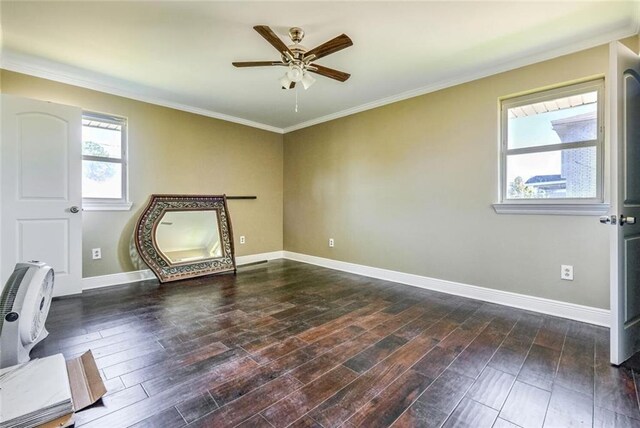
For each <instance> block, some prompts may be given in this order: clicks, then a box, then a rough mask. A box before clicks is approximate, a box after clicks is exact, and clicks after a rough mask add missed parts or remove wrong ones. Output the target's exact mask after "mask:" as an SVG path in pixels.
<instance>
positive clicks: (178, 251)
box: [155, 210, 222, 263]
mask: <svg viewBox="0 0 640 428" xmlns="http://www.w3.org/2000/svg"><path fill="white" fill-rule="evenodd" d="M155 240H156V244H157V245H158V248H159V250H160V252H161V253H162V254H163V255H164V256H165V257H166V258H167V259H169V262H170V263H185V262H193V261H198V260H207V259H213V258H218V257H222V246H221V245H220V241H221V238H220V229H219V227H218V212H217V211H216V210H204V211H167V212H165V213H164V215H163V216H162V218H161V219H160V223H159V224H158V226H157V228H156V235H155Z"/></svg>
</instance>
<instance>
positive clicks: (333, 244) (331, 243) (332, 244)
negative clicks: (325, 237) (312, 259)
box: [329, 238, 335, 248]
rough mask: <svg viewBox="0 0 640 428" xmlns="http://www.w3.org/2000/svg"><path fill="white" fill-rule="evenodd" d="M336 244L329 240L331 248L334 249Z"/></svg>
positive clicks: (331, 239)
mask: <svg viewBox="0 0 640 428" xmlns="http://www.w3.org/2000/svg"><path fill="white" fill-rule="evenodd" d="M334 246H335V243H334V242H333V238H329V247H331V248H333V247H334Z"/></svg>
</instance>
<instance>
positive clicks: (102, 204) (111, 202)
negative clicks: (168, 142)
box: [82, 111, 133, 211]
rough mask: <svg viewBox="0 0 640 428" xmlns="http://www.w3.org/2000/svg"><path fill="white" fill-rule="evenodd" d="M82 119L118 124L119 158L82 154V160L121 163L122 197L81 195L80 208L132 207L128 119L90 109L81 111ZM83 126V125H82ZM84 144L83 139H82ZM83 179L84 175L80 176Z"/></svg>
mask: <svg viewBox="0 0 640 428" xmlns="http://www.w3.org/2000/svg"><path fill="white" fill-rule="evenodd" d="M82 119H83V120H85V119H88V120H95V121H97V122H103V123H111V124H114V125H120V126H121V130H120V138H121V142H120V150H121V152H120V159H117V158H109V157H103V156H93V155H85V154H83V155H82V160H83V161H85V160H87V161H96V162H110V163H117V164H120V165H121V174H122V189H121V192H122V197H121V198H117V199H116V198H85V197H84V196H83V197H82V209H83V210H85V211H128V210H130V209H131V207H132V205H133V204H132V203H131V202H129V168H128V166H129V157H128V154H129V151H128V144H127V142H128V138H127V137H128V133H127V130H128V126H127V125H128V123H127V122H128V121H127V118H126V117H121V116H114V115H111V114H104V113H97V112H92V111H83V112H82ZM82 126H83V127H84V125H82ZM82 144H84V139H83V141H82ZM82 178H83V179H84V177H82Z"/></svg>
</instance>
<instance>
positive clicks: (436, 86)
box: [284, 2, 640, 134]
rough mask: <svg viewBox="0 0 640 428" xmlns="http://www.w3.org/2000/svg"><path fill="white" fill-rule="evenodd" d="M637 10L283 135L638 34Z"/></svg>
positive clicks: (290, 129)
mask: <svg viewBox="0 0 640 428" xmlns="http://www.w3.org/2000/svg"><path fill="white" fill-rule="evenodd" d="M637 9H638V13H636V16H634V17H633V18H632V19H631V21H630V23H629V25H627V26H626V27H623V28H618V29H616V30H613V31H610V32H608V33H605V34H601V35H599V36H596V37H592V38H589V39H586V40H580V41H577V42H575V43H571V44H568V45H565V46H562V47H560V48H556V49H551V50H547V51H543V52H539V53H538V54H534V55H527V56H525V57H516V58H512V59H507V60H505V61H503V62H501V63H499V64H496V65H493V66H491V67H488V68H484V69H481V70H478V71H474V72H471V73H463V74H459V75H457V76H454V77H452V78H451V79H448V80H443V81H440V82H435V83H432V84H430V85H427V86H423V87H421V88H418V89H412V90H410V91H406V92H402V93H400V94H397V95H392V96H390V97H385V98H381V99H379V100H376V101H372V102H369V103H366V104H361V105H359V106H355V107H352V108H349V109H346V110H342V111H339V112H336V113H332V114H328V115H326V116H322V117H319V118H316V119H311V120H308V121H306V122H302V123H299V124H296V125H292V126H289V127H286V128H284V134H287V133H289V132H293V131H297V130H299V129H303V128H308V127H310V126H314V125H318V124H320V123H324V122H329V121H332V120H335V119H339V118H341V117H345V116H351V115H352V114H356V113H360V112H363V111H367V110H371V109H374V108H377V107H382V106H385V105H387V104H393V103H396V102H398V101H403V100H407V99H409V98H414V97H419V96H420V95H425V94H428V93H430V92H435V91H439V90H441V89H446V88H449V87H452V86H456V85H461V84H463V83H467V82H471V81H473V80H478V79H482V78H484V77H489V76H493V75H495V74H499V73H504V72H506V71H510V70H515V69H517V68H520V67H525V66H527V65H532V64H536V63H538V62H543V61H548V60H550V59H554V58H558V57H561V56H564V55H569V54H572V53H575V52H579V51H582V50H586V49H591V48H594V47H596V46H600V45H604V44H608V43H610V42H612V41H616V40H620V39H624V38H626V37H631V36H634V35H637V34H638V33H640V2H638V7H637Z"/></svg>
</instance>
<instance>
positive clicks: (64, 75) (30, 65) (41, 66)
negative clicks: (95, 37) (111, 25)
mask: <svg viewBox="0 0 640 428" xmlns="http://www.w3.org/2000/svg"><path fill="white" fill-rule="evenodd" d="M0 68H3V69H5V70H8V71H14V72H16V73H22V74H27V75H29V76H34V77H40V78H43V79H47V80H53V81H55V82H60V83H65V84H68V85H73V86H78V87H81V88H85V89H91V90H94V91H99V92H104V93H107V94H111V95H117V96H120V97H124V98H129V99H132V100H136V101H142V102H145V103H149V104H155V105H158V106H162V107H168V108H172V109H175V110H181V111H186V112H188V113H194V114H198V115H201V116H207V117H212V118H214V119H220V120H224V121H226V122H233V123H237V124H240V125H245V126H250V127H252V128H258V129H262V130H265V131H269V132H275V133H277V134H282V133H283V132H284V131H283V129H282V128H278V127H276V126H271V125H267V124H265V123H260V122H254V121H252V120H248V119H243V118H241V117H235V116H231V115H228V114H224V113H218V112H216V111H213V110H207V109H203V108H200V107H194V106H190V105H187V104H182V103H177V102H173V101H169V100H167V99H164V98H161V97H157V96H150V95H144V94H141V93H139V92H136V91H135V90H132V89H125V88H122V87H117V86H115V85H113V84H105V83H102V82H99V81H97V80H96V79H92V78H89V77H87V76H83V75H82V74H83V73H82V72H81V71H80V70H69V69H68V70H66V71H60V70H59V69H58V68H59V65H58V64H56V63H53V62H50V61H45V60H42V59H39V58H35V57H32V56H27V55H22V54H17V53H15V52H13V51H9V50H7V49H4V50H3V51H2V57H1V59H0Z"/></svg>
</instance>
